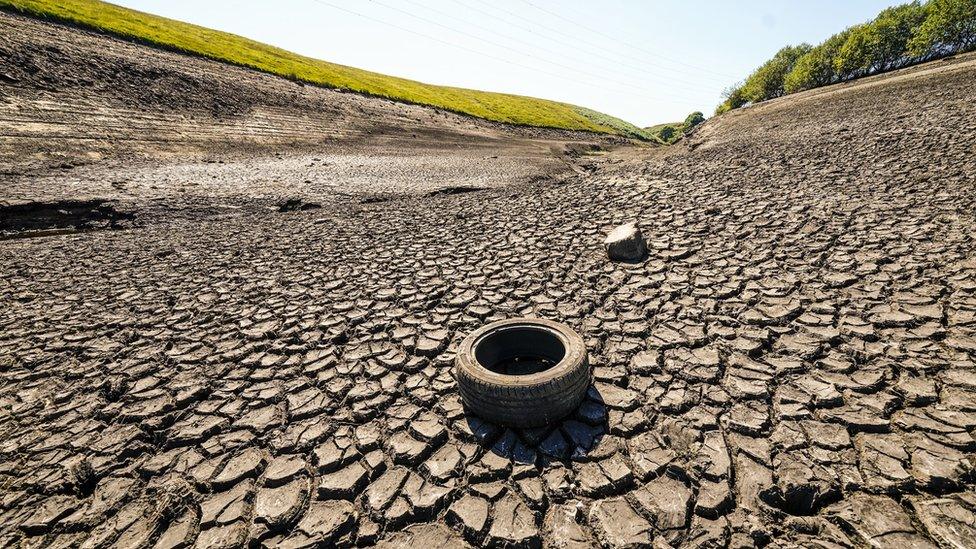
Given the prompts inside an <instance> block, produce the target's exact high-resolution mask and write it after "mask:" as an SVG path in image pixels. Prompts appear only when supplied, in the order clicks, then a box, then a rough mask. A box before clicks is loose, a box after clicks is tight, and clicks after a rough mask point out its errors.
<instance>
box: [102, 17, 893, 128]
mask: <svg viewBox="0 0 976 549" xmlns="http://www.w3.org/2000/svg"><path fill="white" fill-rule="evenodd" d="M115 3H117V4H121V5H124V6H127V7H130V8H135V9H138V10H142V11H147V12H150V13H155V14H158V15H163V16H166V17H171V18H174V19H180V20H183V21H187V22H190V23H196V24H198V25H203V26H206V27H211V28H215V29H220V30H224V31H229V32H233V33H236V34H240V35H243V36H247V37H248V38H253V39H255V40H259V41H261V42H266V43H269V44H273V45H275V46H279V47H282V48H285V49H288V50H291V51H294V52H297V53H301V54H304V55H308V56H311V57H316V58H319V59H324V60H327V61H332V62H335V63H342V64H344V65H350V66H354V67H359V68H363V69H368V70H373V71H377V72H382V73H386V74H392V75H396V76H403V77H407V78H413V79H415V80H421V81H424V82H430V83H434V84H447V85H452V86H461V87H466V88H476V89H484V90H492V91H501V92H509V93H517V94H523V95H531V96H536V97H544V98H547V99H556V100H560V101H566V102H569V103H574V104H577V105H582V106H585V107H590V108H592V109H596V110H598V111H602V112H605V113H609V114H613V115H615V116H619V117H621V118H623V119H625V120H627V121H630V122H633V123H635V124H638V125H641V126H648V125H652V124H657V123H661V122H671V121H676V120H682V119H684V117H685V115H687V114H688V113H690V112H693V111H695V110H701V111H703V112H704V113H705V114H706V115H709V114H711V112H712V111H713V109H714V108H715V105H717V104H718V103H719V101H720V95H721V92H722V90H723V89H724V88H725V87H727V86H728V85H730V84H732V83H734V82H736V81H737V80H740V79H742V78H743V77H745V76H746V75H748V73H749V72H750V71H752V70H753V69H754V68H755V67H756V66H758V65H759V64H760V63H762V62H763V61H765V60H766V59H768V58H769V57H770V56H771V55H772V54H773V53H775V52H776V50H778V49H779V48H781V47H782V46H784V45H786V44H795V43H799V42H810V43H813V44H816V43H817V42H820V41H821V40H823V39H824V38H826V37H828V36H830V35H831V34H833V33H835V32H837V31H840V30H841V29H843V28H845V27H847V26H850V25H853V24H856V23H861V22H864V21H867V20H869V19H871V18H873V17H874V16H875V15H876V14H877V13H878V12H879V11H881V10H882V9H884V8H885V7H887V6H889V5H893V4H895V3H898V2H891V1H885V0H818V1H816V2H810V1H805V2H801V1H798V0H754V1H746V0H741V1H735V2H733V1H720V0H710V1H679V2H675V1H665V0H602V1H600V2H594V1H589V2H587V1H583V0H356V1H352V0H277V1H275V2H268V1H257V0H250V1H247V0H207V1H203V2H201V1H199V0H115Z"/></svg>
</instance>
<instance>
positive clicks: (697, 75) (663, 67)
mask: <svg viewBox="0 0 976 549" xmlns="http://www.w3.org/2000/svg"><path fill="white" fill-rule="evenodd" d="M454 1H455V2H458V3H460V2H459V0H454ZM475 1H476V2H478V3H480V4H482V5H484V6H487V7H489V8H492V9H496V10H499V11H501V12H503V13H505V14H507V15H508V16H509V17H512V18H515V19H520V20H522V21H525V22H527V23H528V24H530V25H532V26H535V27H538V28H541V29H544V30H546V31H547V32H549V33H552V34H556V35H559V36H562V37H565V38H566V39H568V40H571V41H572V42H571V44H572V46H571V47H573V48H578V46H579V44H580V43H584V44H586V45H588V46H589V47H590V48H593V49H599V50H603V51H605V52H607V53H609V54H610V55H612V56H613V58H612V59H611V61H612V62H614V63H620V62H621V61H620V59H621V58H622V57H624V58H629V59H632V60H634V61H636V62H638V63H640V64H641V65H647V66H652V67H656V68H658V69H661V70H665V71H670V72H674V73H677V74H682V75H692V74H694V75H695V76H694V77H695V78H696V79H702V78H707V79H710V80H713V81H716V82H722V83H727V82H728V81H729V80H728V78H727V77H724V76H713V75H708V74H702V73H701V72H700V71H696V72H695V73H690V72H688V71H686V70H681V69H676V68H673V67H668V66H666V65H661V64H659V63H654V62H651V61H648V60H646V59H642V58H640V57H636V56H634V55H632V54H626V53H620V52H618V51H614V50H611V49H609V48H607V47H605V46H604V45H602V44H600V43H597V42H593V41H591V40H587V39H585V38H581V37H580V36H579V35H575V34H569V33H567V32H564V31H562V30H560V29H555V28H552V27H550V26H547V25H544V24H542V23H540V22H538V21H536V20H532V19H528V18H526V17H524V16H522V15H520V14H518V13H515V12H513V11H511V10H508V9H505V8H503V7H501V6H498V5H494V4H489V3H488V2H486V1H485V0H475ZM462 5H465V4H462ZM466 7H469V8H472V9H475V8H473V7H472V6H466ZM479 11H481V12H482V13H487V12H484V11H483V10H479ZM489 15H490V14H489ZM491 16H492V17H494V18H495V19H498V20H500V21H504V22H506V23H507V24H511V23H510V22H508V21H505V20H504V19H502V18H500V17H498V16H494V15H491ZM521 28H523V29H525V27H521ZM526 30H528V32H532V33H533V34H537V35H538V36H542V37H543V38H546V39H548V40H552V41H555V42H560V41H559V40H556V39H554V38H552V37H549V36H545V35H543V34H538V33H536V32H535V31H534V30H532V29H526ZM580 51H584V52H587V53H590V52H589V51H588V50H580ZM603 57H604V58H606V57H605V56H603ZM713 74H714V73H713ZM696 84H697V83H696Z"/></svg>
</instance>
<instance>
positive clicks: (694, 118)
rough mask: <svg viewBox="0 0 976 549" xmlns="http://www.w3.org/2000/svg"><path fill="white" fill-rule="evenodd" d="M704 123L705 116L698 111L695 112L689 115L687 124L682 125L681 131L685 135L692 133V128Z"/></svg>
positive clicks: (686, 120) (686, 119)
mask: <svg viewBox="0 0 976 549" xmlns="http://www.w3.org/2000/svg"><path fill="white" fill-rule="evenodd" d="M704 121H705V115H704V114H702V113H700V112H698V111H695V112H693V113H691V114H689V115H688V117H687V118H685V123H684V124H682V128H681V129H682V131H683V132H684V133H688V132H689V131H691V129H692V128H694V127H695V126H697V125H699V124H701V123H702V122H704Z"/></svg>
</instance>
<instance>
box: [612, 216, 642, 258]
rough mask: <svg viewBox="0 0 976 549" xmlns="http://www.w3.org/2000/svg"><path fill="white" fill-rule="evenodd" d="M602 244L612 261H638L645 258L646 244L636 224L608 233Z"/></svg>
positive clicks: (626, 225)
mask: <svg viewBox="0 0 976 549" xmlns="http://www.w3.org/2000/svg"><path fill="white" fill-rule="evenodd" d="M603 243H604V244H605V245H606V247H607V254H608V255H609V256H610V259H611V260H612V261H640V260H642V259H644V258H645V257H647V242H645V241H644V235H643V234H641V230H640V228H639V227H638V226H637V223H636V222H631V223H625V224H623V225H621V226H619V227H617V228H615V229H614V230H612V231H610V234H608V235H607V239H606V240H604V241H603Z"/></svg>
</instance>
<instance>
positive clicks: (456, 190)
mask: <svg viewBox="0 0 976 549" xmlns="http://www.w3.org/2000/svg"><path fill="white" fill-rule="evenodd" d="M483 190H485V188H484V187H473V186H469V185H456V186H453V187H443V188H441V189H437V190H436V191H431V192H429V193H427V195H426V196H442V195H447V194H465V193H474V192H478V191H483Z"/></svg>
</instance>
